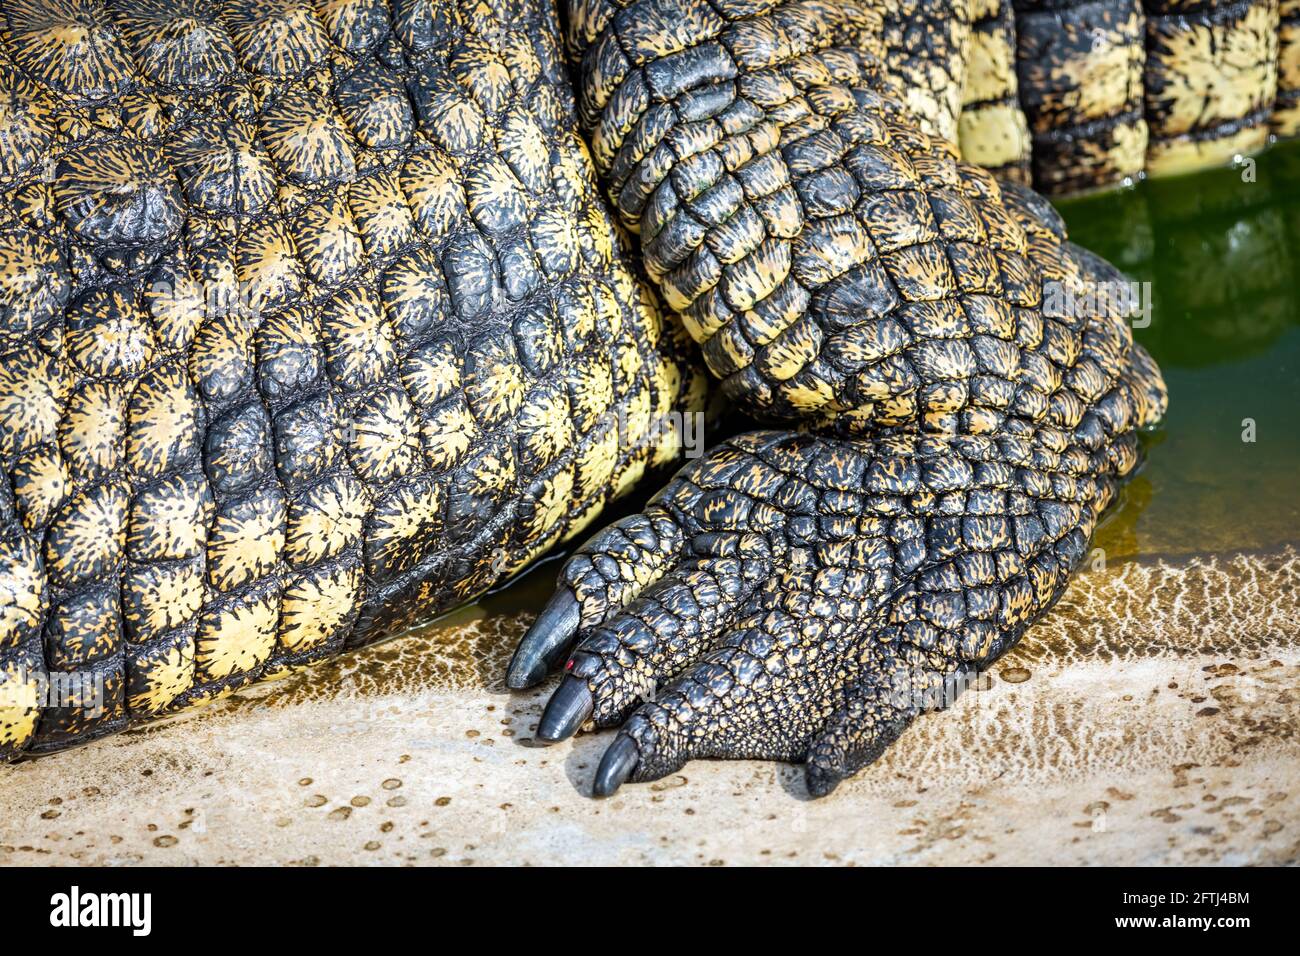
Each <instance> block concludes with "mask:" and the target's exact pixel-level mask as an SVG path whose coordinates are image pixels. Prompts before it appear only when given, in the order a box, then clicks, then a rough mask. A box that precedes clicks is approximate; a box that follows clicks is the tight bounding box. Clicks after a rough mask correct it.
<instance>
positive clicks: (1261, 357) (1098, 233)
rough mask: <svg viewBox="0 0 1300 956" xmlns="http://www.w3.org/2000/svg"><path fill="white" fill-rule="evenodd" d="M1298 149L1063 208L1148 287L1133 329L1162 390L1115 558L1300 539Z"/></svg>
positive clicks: (1111, 551) (1074, 227)
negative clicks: (1165, 397)
mask: <svg viewBox="0 0 1300 956" xmlns="http://www.w3.org/2000/svg"><path fill="white" fill-rule="evenodd" d="M1298 183H1300V144H1289V145H1287V146H1283V147H1279V148H1274V149H1272V150H1269V151H1268V152H1266V153H1264V154H1262V155H1260V156H1258V157H1255V159H1254V160H1253V162H1249V163H1247V164H1246V165H1245V166H1243V167H1241V168H1237V169H1220V170H1211V171H1208V172H1203V173H1199V174H1196V175H1193V176H1186V177H1179V178H1175V179H1163V180H1155V181H1151V182H1147V183H1143V184H1142V185H1140V186H1139V187H1137V188H1136V189H1131V190H1126V191H1122V192H1115V193H1109V194H1104V195H1100V196H1095V197H1088V198H1083V199H1076V200H1070V201H1066V202H1062V203H1061V204H1060V207H1059V208H1060V209H1061V212H1062V213H1063V215H1064V216H1065V219H1066V222H1067V224H1068V226H1069V230H1070V238H1071V239H1073V240H1074V241H1075V242H1077V243H1079V244H1080V245H1082V246H1085V247H1087V248H1089V249H1092V250H1093V251H1094V252H1097V253H1098V254H1099V255H1102V256H1104V257H1105V258H1107V259H1109V260H1110V261H1111V262H1113V263H1115V265H1117V266H1119V267H1120V268H1121V269H1123V270H1124V271H1125V272H1126V273H1128V274H1129V275H1130V276H1131V277H1132V278H1133V279H1135V280H1137V281H1139V282H1144V283H1150V285H1149V286H1148V287H1147V289H1148V291H1149V295H1150V304H1151V310H1150V324H1149V325H1148V326H1147V327H1145V328H1139V329H1135V335H1136V337H1137V338H1138V339H1139V340H1140V341H1141V342H1143V343H1145V344H1146V346H1147V348H1149V349H1150V350H1151V354H1152V355H1154V356H1155V358H1156V360H1157V361H1158V362H1159V363H1160V367H1161V369H1163V371H1164V374H1165V380H1166V382H1167V383H1168V385H1169V413H1168V415H1167V416H1166V417H1165V420H1164V422H1163V424H1162V425H1161V427H1160V429H1159V430H1158V431H1157V432H1156V433H1155V434H1154V435H1152V436H1151V440H1150V441H1148V442H1147V450H1148V452H1149V455H1148V460H1147V463H1146V466H1145V467H1144V468H1143V470H1142V472H1141V473H1140V474H1139V475H1138V477H1137V478H1136V479H1135V480H1134V481H1133V482H1132V483H1131V484H1130V485H1129V487H1128V488H1127V489H1126V492H1125V496H1124V499H1123V501H1122V504H1121V507H1119V508H1118V509H1116V510H1115V511H1114V512H1113V513H1112V515H1111V516H1110V517H1109V518H1108V520H1107V521H1106V524H1105V525H1104V527H1103V528H1102V529H1101V530H1100V532H1099V533H1098V536H1097V541H1096V545H1097V546H1098V547H1101V548H1104V549H1105V550H1106V552H1107V555H1108V556H1110V557H1118V558H1123V557H1131V556H1134V555H1146V556H1154V555H1186V554H1195V553H1204V552H1220V551H1229V550H1244V549H1261V550H1264V549H1272V548H1275V547H1276V546H1278V545H1280V544H1282V543H1287V542H1294V541H1296V540H1298V539H1300V496H1298V495H1297V493H1296V492H1297V484H1298V483H1297V475H1298V473H1300V186H1298V185H1297V184H1298Z"/></svg>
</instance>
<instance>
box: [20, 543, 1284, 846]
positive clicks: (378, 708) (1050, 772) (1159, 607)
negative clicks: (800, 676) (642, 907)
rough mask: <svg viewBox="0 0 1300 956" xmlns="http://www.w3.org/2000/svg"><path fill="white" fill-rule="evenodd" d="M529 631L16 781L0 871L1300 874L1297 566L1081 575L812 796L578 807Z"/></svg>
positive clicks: (168, 729)
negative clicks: (926, 711)
mask: <svg viewBox="0 0 1300 956" xmlns="http://www.w3.org/2000/svg"><path fill="white" fill-rule="evenodd" d="M526 622H527V616H526V615H522V614H520V615H500V616H496V617H492V618H479V619H474V618H473V616H472V615H462V616H461V617H460V619H459V620H456V621H452V622H444V623H442V624H440V625H438V626H435V627H432V628H430V629H428V630H427V631H426V632H424V633H422V634H417V635H412V636H410V637H406V638H403V639H401V640H398V641H394V642H390V643H389V644H386V645H383V646H381V647H378V648H372V649H370V650H368V651H365V652H363V653H360V654H357V655H353V656H351V657H350V658H347V659H345V660H343V661H340V662H336V663H332V664H328V665H325V666H324V667H322V668H319V669H317V670H315V671H313V672H310V673H308V674H305V675H300V676H296V677H294V678H290V679H289V680H288V681H285V682H283V683H281V684H279V685H276V686H273V687H271V688H269V689H267V690H265V691H262V692H260V693H257V694H255V695H251V694H250V695H247V696H244V697H240V698H234V699H230V700H226V701H223V702H221V703H219V704H215V705H213V706H212V707H210V708H208V709H207V710H206V711H203V712H200V713H199V714H197V715H195V716H192V717H188V718H185V719H182V720H179V721H175V722H173V723H171V724H166V725H162V726H157V727H151V728H146V729H143V730H140V731H135V732H132V733H130V734H126V735H123V736H119V737H118V738H115V739H112V740H109V741H104V742H101V743H98V744H95V745H92V746H90V747H87V748H84V749H82V750H79V751H73V752H69V753H63V754H59V755H57V756H53V757H48V758H44V759H41V760H37V761H33V762H30V763H26V764H22V765H19V766H17V767H10V768H2V767H0V806H2V807H3V808H4V810H3V818H2V819H0V863H10V864H19V863H73V862H78V863H95V864H98V863H145V862H147V863H299V864H330V863H358V862H360V863H442V864H472V863H479V864H484V863H489V864H490V863H715V864H723V863H732V864H734V863H754V862H773V863H858V864H868V863H923V864H935V863H983V862H993V863H1040V862H1043V863H1116V864H1151V863H1228V864H1239V863H1266V864H1267V863H1296V862H1298V861H1300V799H1297V797H1298V796H1300V740H1298V739H1297V733H1296V730H1297V724H1298V723H1300V559H1298V558H1297V555H1296V553H1295V552H1294V551H1293V550H1290V549H1286V550H1283V551H1281V552H1278V553H1275V554H1271V555H1262V556H1260V555H1236V556H1224V557H1220V558H1216V559H1199V560H1193V561H1180V562H1178V563H1169V562H1154V563H1147V564H1136V563H1128V564H1122V565H1118V566H1115V567H1112V568H1111V569H1109V570H1096V569H1093V570H1087V571H1085V572H1083V573H1081V574H1080V575H1079V576H1078V578H1077V580H1076V582H1075V584H1074V586H1072V588H1071V589H1070V592H1069V593H1068V595H1067V597H1066V598H1065V600H1064V601H1062V603H1061V605H1059V606H1058V608H1057V609H1056V611H1054V612H1053V614H1052V615H1051V617H1050V619H1049V620H1048V621H1046V622H1044V624H1043V625H1041V626H1040V627H1039V628H1037V629H1036V630H1035V631H1034V632H1033V634H1032V636H1031V639H1030V640H1029V641H1027V642H1026V644H1025V645H1024V646H1023V647H1022V648H1021V649H1019V650H1018V651H1017V652H1016V654H1015V655H1013V656H1012V657H1010V658H1008V659H1006V660H1004V661H1003V662H1001V663H1000V664H999V665H998V666H997V667H996V668H995V669H994V671H993V673H992V675H991V676H990V677H989V678H988V679H986V681H985V684H984V686H983V687H982V688H981V689H980V690H978V691H977V692H972V693H970V694H967V695H966V696H965V697H963V698H962V699H961V700H960V701H959V702H958V704H957V706H956V707H955V708H954V710H953V711H952V712H950V713H948V714H942V715H935V716H931V717H927V718H924V719H923V720H922V721H920V722H918V724H917V725H916V726H915V727H914V728H912V730H910V731H909V732H908V733H907V734H906V735H905V736H904V738H903V740H902V741H901V742H900V743H899V744H898V745H896V746H895V748H894V749H893V750H892V751H891V752H890V753H889V754H888V755H887V756H886V757H885V758H884V759H883V760H882V761H881V762H880V763H879V764H877V765H876V766H875V767H873V768H871V769H870V770H868V771H867V772H865V773H863V774H861V775H859V777H857V778H856V779H854V780H852V781H849V782H848V783H846V784H843V785H841V787H840V788H839V789H838V790H837V791H836V792H835V793H834V794H833V795H832V796H831V797H829V798H827V799H824V800H819V801H810V800H808V799H807V796H806V794H805V792H804V789H803V783H802V771H800V770H798V769H796V768H791V767H785V766H779V765H772V764H759V763H731V764H724V763H694V764H691V765H689V766H687V767H686V768H685V770H684V771H683V772H682V773H681V774H678V775H675V776H672V777H670V778H668V779H665V780H662V781H660V782H658V783H656V784H652V785H643V786H628V787H625V788H624V789H623V790H622V791H621V792H620V793H619V795H618V796H617V797H615V798H614V799H612V800H608V801H604V802H595V801H592V800H590V799H588V798H587V797H585V796H583V795H582V794H583V791H584V790H585V789H586V787H587V785H588V781H589V777H590V774H591V772H592V769H593V768H594V765H595V761H596V760H597V759H598V757H599V753H600V750H601V748H602V747H603V745H604V742H605V740H606V739H607V736H606V735H599V736H593V735H585V736H583V737H581V738H579V739H578V740H577V741H575V742H573V743H571V744H564V745H561V746H557V747H555V748H551V749H539V748H536V747H533V746H530V743H531V741H530V736H531V733H532V730H533V728H534V726H535V723H536V719H537V717H538V715H539V713H540V710H541V705H542V703H543V701H544V697H545V695H544V693H538V694H533V695H521V696H510V695H507V694H506V693H505V692H504V691H503V690H502V689H501V688H500V686H499V685H498V684H496V683H495V681H497V680H498V679H499V675H500V674H501V671H502V668H503V666H504V661H505V657H506V655H507V653H508V651H509V648H510V646H511V645H512V642H513V639H514V638H515V637H516V636H518V634H519V633H521V631H522V629H523V627H524V626H525V624H526Z"/></svg>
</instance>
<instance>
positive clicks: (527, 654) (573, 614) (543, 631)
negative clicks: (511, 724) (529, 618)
mask: <svg viewBox="0 0 1300 956" xmlns="http://www.w3.org/2000/svg"><path fill="white" fill-rule="evenodd" d="M581 618H582V609H581V608H580V607H579V606H578V599H577V598H576V597H574V596H573V592H572V591H570V590H569V589H568V588H561V589H560V590H559V591H557V592H556V593H555V596H554V597H552V598H551V600H550V601H548V602H547V604H546V607H544V608H542V613H541V614H539V615H537V620H535V621H533V626H532V627H530V628H529V629H528V633H527V634H525V635H524V636H523V639H522V640H520V642H519V646H518V647H517V648H515V656H514V657H512V658H511V659H510V666H509V667H507V668H506V686H507V687H509V688H511V689H512V690H523V689H524V688H526V687H532V686H533V685H535V684H540V683H541V682H542V680H543V679H544V678H545V677H546V675H547V674H548V673H550V672H551V670H553V669H554V668H556V667H558V666H559V664H560V662H561V661H563V660H564V657H565V655H566V654H567V653H568V651H569V644H570V643H571V642H572V641H573V635H575V634H576V633H578V623H579V621H580V620H581Z"/></svg>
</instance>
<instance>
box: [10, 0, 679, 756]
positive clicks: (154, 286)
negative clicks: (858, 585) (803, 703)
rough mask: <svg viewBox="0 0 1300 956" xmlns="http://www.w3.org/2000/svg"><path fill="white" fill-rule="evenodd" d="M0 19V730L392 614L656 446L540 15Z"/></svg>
mask: <svg viewBox="0 0 1300 956" xmlns="http://www.w3.org/2000/svg"><path fill="white" fill-rule="evenodd" d="M4 13H5V17H6V20H7V23H8V29H7V32H6V33H5V34H4V37H3V40H4V43H3V51H2V53H0V56H3V60H4V63H3V68H0V87H2V89H3V97H4V100H3V107H0V116H3V121H4V136H3V144H4V146H3V149H0V161H2V162H3V164H4V169H3V173H4V175H5V177H6V185H5V186H4V188H3V190H2V194H3V198H4V201H5V205H4V212H3V215H4V217H5V222H4V224H3V227H0V273H3V275H4V285H3V295H4V329H3V332H4V345H3V352H4V354H3V357H0V408H2V409H3V422H2V424H0V445H2V448H0V455H2V456H3V458H4V461H5V465H6V475H7V478H8V480H7V482H6V483H5V485H4V497H3V505H2V507H3V522H4V531H3V536H2V539H0V540H3V557H0V568H3V594H4V602H3V606H2V607H0V667H2V668H3V670H4V672H5V673H6V677H7V678H8V681H7V683H8V687H9V688H10V690H11V691H13V689H14V688H18V689H19V690H18V691H17V692H14V696H11V697H10V699H9V700H8V702H7V703H8V706H7V707H0V753H3V754H5V755H6V756H15V755H17V754H20V753H40V752H44V751H49V750H54V749H58V748H61V747H63V746H66V745H68V744H70V743H74V742H79V741H83V740H87V739H91V738H94V737H97V736H100V735H103V734H107V733H111V732H114V731H116V730H120V729H122V728H123V727H126V726H128V725H129V724H131V723H132V722H136V721H139V720H141V719H145V718H148V717H151V716H156V715H162V714H166V713H170V712H173V711H176V710H178V709H182V708H185V707H188V706H191V705H193V704H195V703H199V702H201V701H204V700H208V699H211V698H213V697H214V696H216V695H220V694H222V693H225V692H227V691H229V690H231V689H232V688H234V687H237V686H239V685H241V684H244V683H246V682H248V681H254V680H261V679H266V678H270V677H273V676H275V675H277V674H281V673H284V672H286V671H287V670H288V669H290V668H293V667H296V666H299V665H302V664H307V663H310V662H312V661H315V660H319V659H321V658H324V657H327V656H329V655H332V654H335V653H337V652H339V651H340V650H342V649H343V648H345V647H348V646H354V645H357V644H360V643H363V642H366V641H370V640H373V639H375V638H376V637H379V636H384V635H388V634H391V633H394V632H395V631H397V630H400V629H401V628H402V627H404V626H407V625H408V624H410V623H411V622H414V621H418V620H420V619H421V618H427V617H428V616H430V615H431V614H433V613H436V612H438V611H440V610H445V609H446V608H448V607H451V606H454V605H455V604H458V603H461V602H463V601H465V600H467V599H469V598H471V597H474V596H476V595H477V594H478V593H481V592H482V591H483V590H484V589H485V588H486V587H487V586H489V585H490V584H492V583H494V582H495V581H497V580H498V579H500V578H501V577H503V576H505V575H507V574H509V573H511V572H512V571H513V570H514V569H517V568H518V567H520V566H521V565H523V564H525V563H527V562H528V561H529V560H530V559H531V558H533V557H535V556H536V555H538V554H539V553H541V552H542V551H544V550H545V549H547V548H548V547H550V546H551V545H553V544H554V543H555V542H556V541H558V540H560V539H561V538H563V537H565V536H566V535H570V534H573V533H575V532H576V531H578V530H579V529H581V528H582V527H583V526H584V525H586V524H588V523H589V522H590V521H591V520H592V518H593V517H594V516H595V515H596V514H597V513H598V512H599V511H600V509H601V507H602V505H603V504H604V503H605V502H606V501H607V500H608V499H609V498H610V497H611V496H613V495H614V494H616V493H617V492H618V491H620V490H622V489H625V488H627V487H628V486H630V485H631V484H632V483H634V482H635V481H636V479H637V477H638V476H639V475H640V473H641V472H642V471H643V470H644V468H645V467H646V466H647V465H649V464H653V463H656V462H658V461H663V460H667V459H668V458H669V457H671V455H673V454H674V452H675V449H674V448H672V447H669V446H667V445H662V444H657V443H656V442H655V441H654V440H653V436H649V437H647V436H648V433H647V425H648V423H649V422H650V421H652V420H654V419H656V418H658V417H661V416H663V415H664V414H666V413H667V412H669V411H671V410H673V409H679V408H680V409H688V408H695V407H698V405H699V403H700V402H701V401H702V399H703V397H704V380H703V376H702V373H701V371H700V370H699V367H698V365H696V364H694V363H693V360H689V359H688V358H686V356H687V355H688V353H687V351H686V349H685V348H683V347H682V346H683V344H689V343H688V342H687V340H686V339H685V337H684V336H683V335H682V333H681V330H680V326H678V325H676V324H675V323H674V324H667V323H665V322H664V320H663V316H662V313H661V311H660V307H659V305H658V302H657V300H656V298H655V297H654V295H653V294H652V293H651V292H650V291H649V290H648V289H647V288H646V285H645V282H644V280H643V279H642V278H640V277H638V274H637V273H636V271H635V270H634V269H633V268H632V266H631V265H630V262H629V259H628V257H627V256H626V254H625V253H624V251H623V250H622V248H621V246H620V240H619V237H618V236H617V235H616V233H615V229H614V226H613V224H612V223H611V221H610V218H609V216H608V215H607V213H606V211H605V207H604V204H603V202H602V201H601V199H600V197H599V195H598V193H597V191H596V185H595V178H594V174H593V172H592V169H591V163H590V159H589V157H588V153H587V150H586V148H585V147H584V145H583V144H582V142H581V140H580V139H579V137H578V135H577V123H576V118H575V112H574V103H573V97H572V94H571V92H570V89H571V88H570V85H569V84H568V83H567V82H566V81H565V80H564V79H563V76H562V70H563V66H562V64H563V60H562V55H561V53H560V51H559V50H558V48H557V46H556V37H557V29H556V24H555V19H554V11H553V10H551V9H550V8H544V7H542V6H541V5H537V4H523V5H514V4H511V3H498V4H496V5H494V6H493V7H491V8H489V7H480V6H476V5H471V4H465V5H462V6H457V5H455V4H445V3H439V4H436V5H430V4H425V3H420V2H414V3H404V4H403V3H399V4H397V5H396V6H395V7H394V8H393V9H392V10H391V11H390V10H389V9H388V7H387V5H386V4H383V3H369V2H366V3H350V4H348V3H344V4H335V5H332V6H331V9H330V10H329V11H326V15H319V14H318V12H317V11H316V10H315V9H314V8H310V7H308V6H304V5H302V4H297V3H293V2H272V3H264V2H261V0H257V2H253V0H248V2H246V3H234V4H226V5H224V7H222V9H221V12H220V15H218V11H217V9H216V7H215V5H213V4H210V3H206V2H194V0H189V2H186V0H181V2H179V3H178V2H174V0H165V2H161V0H160V2H152V0H144V2H127V3H120V4H111V5H108V6H104V5H101V4H98V3H82V2H77V0H68V2H59V0H54V2H48V3H46V2H41V0H30V2H28V0H21V2H16V3H6V4H5V5H4ZM74 674H76V675H82V678H83V679H85V680H86V681H87V686H94V685H93V684H92V683H91V682H98V683H99V684H102V687H103V706H102V707H88V706H81V705H78V706H67V707H63V706H42V704H44V703H50V702H55V703H58V702H59V701H57V700H56V701H52V700H51V698H50V697H49V696H48V695H47V694H45V693H44V692H43V691H42V690H41V685H40V684H39V682H38V680H39V679H40V678H41V675H51V678H50V680H49V684H48V686H50V687H58V686H59V683H58V682H59V681H60V679H61V677H60V675H74ZM23 691H25V693H23ZM24 696H26V697H28V698H29V699H27V700H24Z"/></svg>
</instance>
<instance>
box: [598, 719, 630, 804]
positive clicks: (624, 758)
mask: <svg viewBox="0 0 1300 956" xmlns="http://www.w3.org/2000/svg"><path fill="white" fill-rule="evenodd" d="M640 761H641V751H640V749H639V748H638V747H637V745H636V741H635V740H633V739H632V738H631V737H626V736H624V735H623V734H619V735H618V736H617V737H615V738H614V742H613V743H612V744H610V745H609V749H608V750H606V751H605V756H603V757H601V758H600V766H599V767H597V768H596V779H595V780H594V781H592V784H591V792H592V794H594V795H595V796H597V797H612V796H613V795H614V793H615V791H617V790H618V788H619V787H621V786H623V782H624V781H625V780H627V778H628V777H630V776H632V771H633V770H635V769H636V765H637V764H638V763H640Z"/></svg>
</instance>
